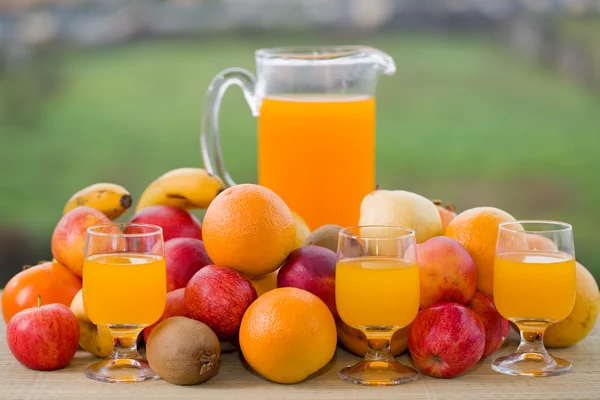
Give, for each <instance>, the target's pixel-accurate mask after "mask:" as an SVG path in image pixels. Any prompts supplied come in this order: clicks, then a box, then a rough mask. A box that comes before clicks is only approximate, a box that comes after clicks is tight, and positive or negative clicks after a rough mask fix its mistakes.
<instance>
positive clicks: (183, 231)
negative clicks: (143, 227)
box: [130, 205, 202, 242]
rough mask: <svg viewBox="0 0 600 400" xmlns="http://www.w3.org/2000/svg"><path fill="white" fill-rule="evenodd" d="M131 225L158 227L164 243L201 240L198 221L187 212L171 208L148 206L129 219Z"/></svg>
mask: <svg viewBox="0 0 600 400" xmlns="http://www.w3.org/2000/svg"><path fill="white" fill-rule="evenodd" d="M130 222H132V223H138V224H152V225H158V226H160V227H161V228H162V229H163V239H164V241H165V242H166V241H168V240H171V239H173V238H177V237H191V238H196V239H202V226H201V225H200V221H198V219H197V218H196V217H194V216H193V215H192V214H190V213H189V212H187V211H185V210H182V209H179V208H176V207H172V206H162V205H161V206H150V207H147V208H144V209H143V210H142V211H140V212H138V213H137V214H135V215H134V216H133V218H131V221H130Z"/></svg>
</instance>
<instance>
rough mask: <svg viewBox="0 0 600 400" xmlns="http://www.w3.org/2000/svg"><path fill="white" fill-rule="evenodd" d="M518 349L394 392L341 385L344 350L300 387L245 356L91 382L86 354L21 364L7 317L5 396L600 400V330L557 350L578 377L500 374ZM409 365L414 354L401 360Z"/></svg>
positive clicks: (1, 386) (346, 359) (2, 351)
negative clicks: (146, 376) (170, 379)
mask: <svg viewBox="0 0 600 400" xmlns="http://www.w3.org/2000/svg"><path fill="white" fill-rule="evenodd" d="M516 345H517V337H516V335H513V336H511V337H510V338H509V340H508V341H507V343H505V344H504V346H503V347H502V348H501V349H500V350H498V352H497V353H496V354H494V355H492V356H490V357H488V358H486V359H484V360H482V361H480V362H479V364H478V365H477V366H476V367H475V368H474V369H472V370H471V371H469V372H468V373H467V374H465V375H463V376H461V377H458V378H454V379H435V378H430V377H426V376H421V377H420V378H419V379H418V380H417V381H415V382H412V383H408V384H405V385H399V386H395V387H362V386H359V385H353V384H350V383H346V382H343V381H341V380H340V379H339V378H338V376H337V372H338V370H340V369H341V368H342V367H344V366H346V365H349V364H352V363H355V362H357V361H358V357H355V356H353V355H350V354H349V353H347V352H345V351H344V350H341V349H338V351H337V354H336V356H335V357H334V359H333V360H332V362H331V363H329V365H327V366H326V367H325V368H324V370H323V371H320V372H319V373H318V374H316V375H315V376H314V377H312V378H310V379H308V380H306V381H304V382H302V383H299V384H296V385H278V384H275V383H271V382H269V381H266V380H264V379H263V378H261V377H260V376H258V375H256V374H255V373H253V372H252V371H251V370H250V369H249V367H248V366H247V365H245V364H244V363H243V361H242V360H241V357H240V354H239V353H237V352H235V353H230V354H224V355H223V356H222V363H221V367H220V370H219V374H218V375H217V376H216V377H215V378H213V379H212V380H210V381H209V382H206V383H204V384H202V385H197V386H188V387H182V386H175V385H171V384H169V383H167V382H165V381H161V380H159V381H152V382H143V383H129V384H110V383H100V382H95V381H92V380H90V379H88V378H86V377H85V376H84V375H83V369H84V368H85V366H86V365H87V364H89V363H91V362H94V361H95V360H97V359H96V358H95V357H93V356H91V355H90V354H88V353H85V352H83V351H79V352H78V353H77V355H76V356H75V359H74V360H73V361H72V362H71V364H70V365H69V366H68V367H67V368H65V369H62V370H58V371H51V372H38V371H32V370H29V369H27V368H25V367H23V366H22V365H21V364H19V363H18V362H17V361H16V360H15V359H14V358H13V356H12V354H11V353H10V350H9V349H8V346H7V344H6V327H5V324H4V322H3V320H2V318H0V399H2V400H4V399H6V400H9V399H10V400H20V399H27V400H38V399H39V400H52V399H61V400H65V399H83V400H93V399H102V400H108V399H109V400H116V399H127V400H137V399H165V400H179V399H240V400H241V399H244V400H250V399H277V400H286V399H411V400H418V399H460V400H468V399H478V400H479V399H493V400H501V399H511V400H514V399H527V400H536V399H540V400H542V399H543V400H549V399H565V400H566V399H569V400H571V399H600V328H599V327H598V326H596V327H595V328H594V331H593V332H592V333H591V335H590V336H588V337H587V338H586V339H585V340H584V341H582V342H581V343H579V344H577V345H575V346H573V347H571V348H568V349H560V350H555V351H553V353H555V354H556V355H557V356H560V357H563V358H566V359H567V360H569V361H571V362H572V363H573V369H572V371H571V373H569V374H566V375H563V376H557V377H551V378H520V377H510V376H505V375H501V374H499V373H496V372H494V371H493V370H492V369H491V368H490V363H491V362H492V360H493V359H494V357H496V356H498V355H505V354H509V353H510V352H511V351H512V350H514V348H515V347H516ZM399 360H400V361H401V362H404V363H410V359H409V357H408V356H407V355H403V356H401V357H399Z"/></svg>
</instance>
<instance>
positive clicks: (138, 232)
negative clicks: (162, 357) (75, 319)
mask: <svg viewBox="0 0 600 400" xmlns="http://www.w3.org/2000/svg"><path fill="white" fill-rule="evenodd" d="M163 248H164V242H163V236H162V229H161V228H160V227H159V226H155V225H147V224H130V223H124V224H103V225H95V226H92V227H90V228H89V229H88V233H87V241H86V251H85V260H84V263H83V305H84V308H85V312H86V314H87V316H88V317H89V319H90V320H91V321H92V322H93V323H94V324H96V325H106V326H108V328H109V330H110V332H111V334H112V336H113V340H114V347H113V351H112V353H111V354H110V356H109V357H108V358H107V359H106V360H104V361H100V362H97V363H95V364H91V365H89V366H88V367H87V368H86V369H85V375H86V376H88V377H89V378H91V379H95V380H98V381H103V382H140V381H145V380H149V379H156V378H158V376H157V375H156V374H155V373H154V371H152V369H151V368H150V367H149V365H148V363H146V362H145V361H144V360H143V358H142V357H141V356H140V354H139V353H138V351H137V338H138V335H139V334H140V332H141V331H142V329H144V328H145V327H146V326H149V325H151V324H153V323H154V322H156V321H158V319H159V318H160V317H161V315H162V313H163V311H164V308H165V303H166V295H167V282H166V280H167V278H166V268H165V260H164V251H163Z"/></svg>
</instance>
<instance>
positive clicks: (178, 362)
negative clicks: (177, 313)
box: [146, 317, 221, 385]
mask: <svg viewBox="0 0 600 400" xmlns="http://www.w3.org/2000/svg"><path fill="white" fill-rule="evenodd" d="M146 357H147V358H148V363H149V364H150V367H151V368H152V369H153V370H154V372H156V373H157V374H158V375H159V376H160V377H161V378H162V379H164V380H165V381H167V382H169V383H172V384H175V385H197V384H199V383H203V382H206V381H208V380H209V379H211V378H212V377H214V376H215V375H216V374H217V372H218V369H219V361H220V358H221V347H220V344H219V338H218V337H217V335H216V334H215V333H214V332H213V331H212V330H211V329H210V328H209V327H208V326H206V325H205V324H203V323H202V322H200V321H196V320H193V319H190V318H186V317H171V318H167V319H166V320H164V321H163V322H161V323H160V324H158V326H156V328H154V329H153V330H152V333H151V334H150V337H149V338H148V343H147V344H146Z"/></svg>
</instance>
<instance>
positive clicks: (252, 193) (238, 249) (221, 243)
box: [202, 184, 296, 277]
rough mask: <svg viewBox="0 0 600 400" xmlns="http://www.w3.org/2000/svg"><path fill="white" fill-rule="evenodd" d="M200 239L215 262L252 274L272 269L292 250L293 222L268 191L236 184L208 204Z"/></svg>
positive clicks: (290, 215) (288, 212) (292, 217)
mask: <svg viewBox="0 0 600 400" xmlns="http://www.w3.org/2000/svg"><path fill="white" fill-rule="evenodd" d="M202 239H203V240H204V247H205V248H206V252H207V253H208V255H209V256H210V258H211V259H212V260H213V262H214V263H215V264H217V265H222V266H225V267H229V268H233V269H235V270H237V271H238V272H241V273H242V274H244V275H246V276H249V277H256V276H260V275H264V274H267V273H269V272H273V271H275V270H276V269H277V268H279V266H280V265H281V264H283V262H284V261H285V259H286V258H287V256H288V255H289V254H290V253H291V252H292V250H294V245H295V243H296V223H295V220H294V216H293V215H292V212H291V211H290V209H289V207H288V206H287V205H286V204H285V202H284V201H283V200H282V199H281V198H280V197H279V196H277V195H276V194H275V192H273V191H272V190H270V189H267V188H265V187H262V186H259V185H252V184H244V185H237V186H232V187H230V188H228V189H226V190H225V191H223V192H222V193H221V194H219V195H218V196H217V197H216V198H215V199H214V200H213V201H212V203H210V206H209V207H208V209H207V210H206V214H205V215H204V222H203V224H202Z"/></svg>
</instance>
